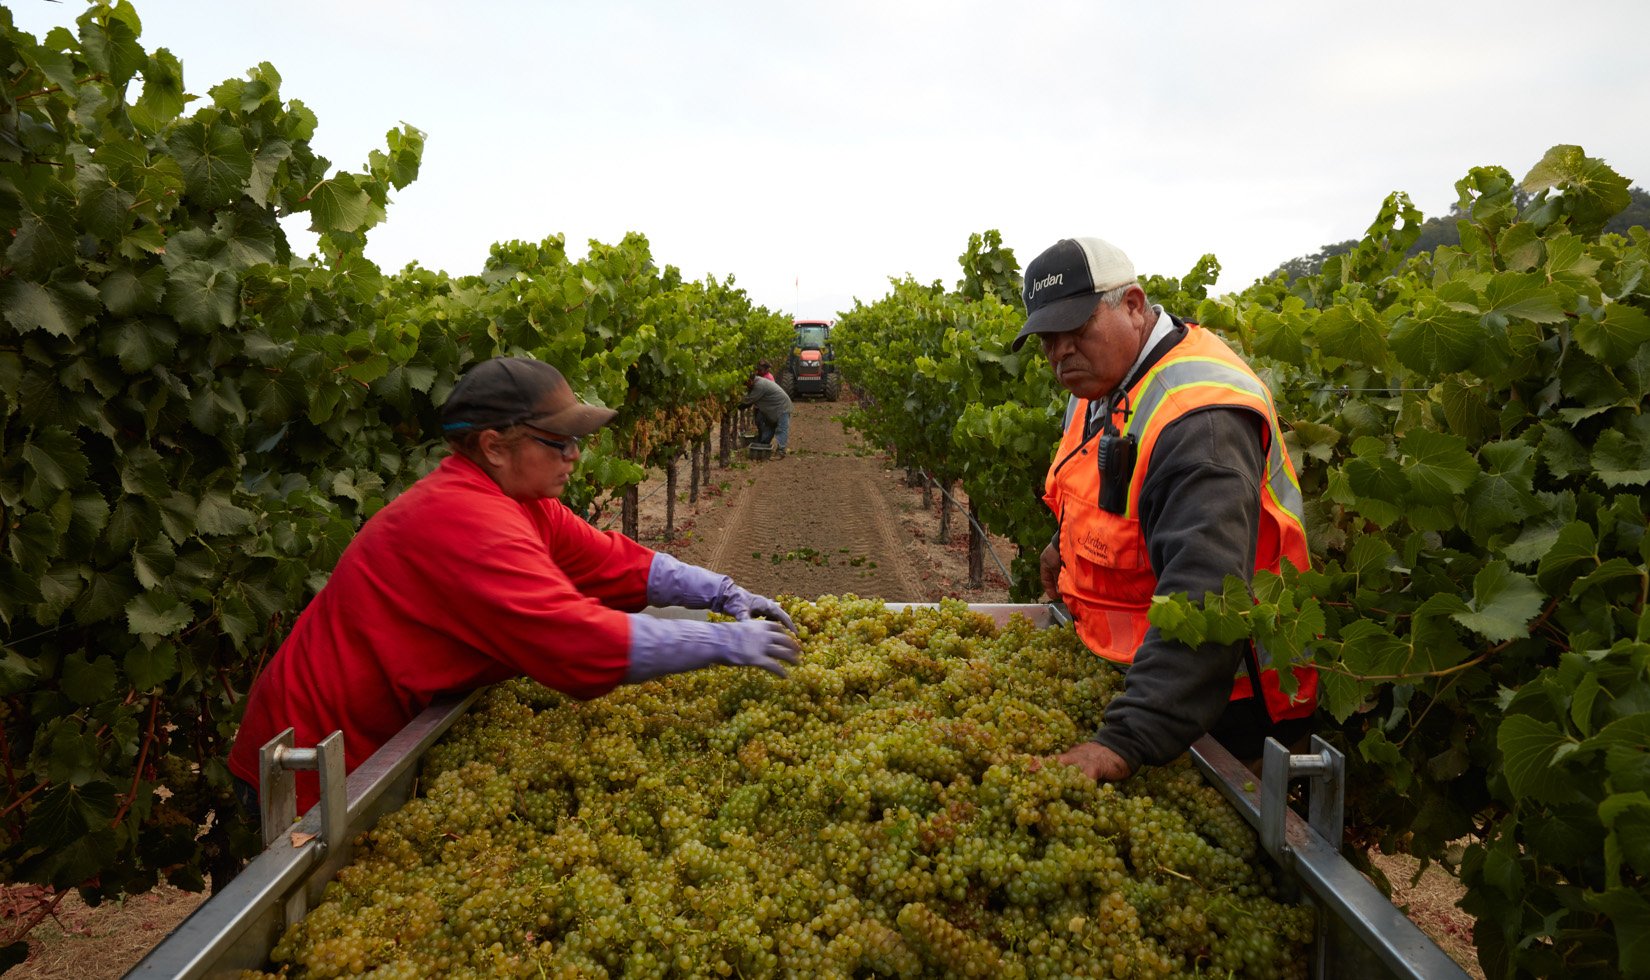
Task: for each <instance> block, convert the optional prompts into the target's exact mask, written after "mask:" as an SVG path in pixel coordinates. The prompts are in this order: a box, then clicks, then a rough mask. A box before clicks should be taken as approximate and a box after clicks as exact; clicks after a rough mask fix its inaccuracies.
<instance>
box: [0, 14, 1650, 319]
mask: <svg viewBox="0 0 1650 980" xmlns="http://www.w3.org/2000/svg"><path fill="white" fill-rule="evenodd" d="M9 6H10V8H11V10H12V11H13V13H14V15H15V18H16V21H17V24H18V26H19V27H20V28H22V29H24V30H27V31H29V32H31V33H34V34H36V35H37V36H39V35H43V34H44V33H45V32H46V30H48V29H49V28H50V27H52V26H54V25H58V24H72V22H73V20H74V18H75V17H76V16H78V14H79V13H80V11H81V10H82V9H83V7H82V6H81V5H80V4H79V3H77V2H76V0H64V2H62V3H56V2H49V0H11V2H10V3H9ZM136 8H137V10H138V13H139V14H140V16H141V17H142V18H143V26H144V30H143V36H142V38H141V40H142V42H143V45H144V47H145V48H146V49H149V50H153V49H154V48H157V47H166V48H169V49H171V51H172V52H173V53H174V54H175V55H177V56H178V58H179V59H181V60H182V62H183V67H184V80H185V85H186V87H187V89H188V90H189V91H191V92H195V93H198V94H201V95H204V94H205V93H206V91H207V90H208V89H209V88H210V87H211V86H212V85H214V84H216V83H217V82H219V81H221V80H222V79H224V78H228V77H239V76H241V75H242V74H243V73H244V72H245V71H246V69H247V68H249V67H251V66H253V65H255V64H256V63H258V62H260V61H269V62H271V63H273V64H274V65H275V67H276V68H277V70H279V72H280V73H281V75H282V77H283V79H284V82H283V85H282V95H283V97H285V98H287V99H300V100H302V101H303V102H304V103H305V104H307V105H308V106H309V107H310V108H311V109H312V110H314V111H315V113H316V114H317V116H318V117H319V120H320V125H319V130H318V132H317V134H316V137H315V144H316V146H317V148H318V150H319V152H320V153H322V154H323V155H324V156H326V157H328V158H329V159H331V160H332V162H333V164H334V165H335V166H338V167H343V168H345V169H349V170H358V169H360V167H361V165H362V164H363V163H364V162H365V160H366V155H367V153H368V151H369V150H371V149H374V148H376V147H379V146H382V144H383V134H384V132H385V131H386V130H388V129H390V128H393V127H395V126H397V125H399V124H400V123H401V122H403V121H404V122H407V123H411V124H412V125H414V126H417V127H418V128H419V129H422V130H424V131H425V132H426V133H427V134H428V145H427V147H426V151H425V155H424V166H423V170H422V172H421V174H420V176H419V178H418V181H417V182H416V183H414V184H413V185H411V186H410V187H408V188H407V189H405V190H403V191H401V192H400V193H399V194H397V195H396V196H395V199H394V201H393V202H392V205H391V208H390V212H389V221H388V223H387V224H385V225H383V226H380V227H379V228H378V229H376V230H374V231H373V232H372V233H371V234H370V237H369V241H370V244H369V246H368V250H367V254H368V256H369V257H371V258H372V259H374V260H375V261H376V262H378V264H379V265H380V266H381V267H383V268H384V269H385V270H386V271H394V270H396V269H399V268H401V267H402V266H403V265H405V264H406V263H407V262H409V261H414V260H416V261H417V262H419V263H420V264H421V265H423V266H425V267H427V268H432V269H444V270H446V271H447V272H449V273H453V274H455V275H457V274H467V273H473V272H476V271H478V270H479V269H480V267H481V264H482V262H483V261H484V260H485V258H486V255H487V249H488V246H489V245H490V244H491V243H493V242H495V241H502V240H510V239H525V240H530V241H538V240H541V239H543V238H544V237H546V236H548V235H550V234H554V233H558V232H559V233H563V234H565V235H566V236H567V240H568V244H569V250H570V252H572V254H573V255H574V256H575V257H577V256H582V255H583V254H584V251H585V243H586V242H587V241H588V240H590V239H597V240H599V241H604V242H611V241H616V240H618V239H619V238H620V237H621V236H622V235H623V234H624V233H625V232H626V231H639V232H641V233H643V234H645V235H646V236H647V237H648V239H649V241H650V242H651V243H652V247H653V254H654V257H655V258H656V259H657V260H658V261H659V262H661V263H668V264H670V265H675V266H677V267H679V268H680V269H681V270H682V272H683V273H684V274H685V275H686V276H688V277H689V278H702V277H703V276H705V275H707V274H712V275H716V276H717V277H719V278H720V277H723V276H726V275H728V274H730V273H731V274H733V275H734V276H735V277H736V279H737V282H738V284H739V285H740V286H742V287H744V288H745V289H746V290H747V291H748V292H749V294H750V295H751V297H752V299H754V300H755V301H756V302H757V303H760V304H762V305H765V306H767V307H769V308H771V309H774V310H776V311H782V312H786V313H792V314H799V315H803V316H831V315H834V314H835V313H837V312H839V311H842V310H846V309H848V308H850V307H851V306H852V305H853V301H854V299H855V298H858V299H861V300H864V301H866V302H870V301H874V300H875V299H877V298H879V297H881V296H883V295H884V294H885V293H886V292H887V285H888V279H889V277H891V276H892V277H898V276H903V275H905V274H907V273H909V274H911V275H913V276H915V277H916V278H917V279H918V280H920V281H923V282H929V281H932V280H935V279H939V280H942V281H943V282H945V283H946V284H947V285H948V286H951V285H954V284H955V283H956V281H957V280H958V279H959V278H960V276H961V270H960V267H959V266H958V265H957V256H959V255H960V254H961V253H962V251H963V249H964V247H965V245H966V244H967V241H968V236H969V234H970V233H971V232H979V231H984V230H986V229H989V228H996V229H998V230H1000V231H1001V232H1002V234H1003V238H1004V242H1005V244H1006V245H1008V246H1009V247H1010V248H1012V249H1013V250H1014V251H1015V254H1016V256H1017V257H1018V258H1019V261H1020V263H1021V265H1022V266H1023V265H1024V264H1025V263H1026V262H1028V261H1029V260H1030V259H1031V258H1032V257H1033V256H1035V255H1036V254H1037V253H1038V252H1039V251H1041V250H1042V249H1043V248H1045V247H1047V246H1048V245H1050V244H1052V243H1053V242H1054V241H1055V240H1056V239H1059V238H1062V237H1067V236H1077V235H1099V236H1101V237H1104V238H1107V239H1109V240H1111V241H1113V242H1114V243H1116V244H1117V245H1120V246H1121V247H1123V248H1124V249H1125V250H1126V251H1127V252H1129V254H1130V255H1131V256H1132V257H1133V259H1134V261H1135V265H1136V267H1137V268H1138V269H1139V270H1140V271H1141V272H1142V273H1143V274H1146V273H1157V274H1164V275H1181V274H1183V273H1184V272H1186V271H1187V270H1188V269H1189V268H1190V267H1191V265H1192V263H1193V262H1195V261H1196V260H1197V258H1198V257H1199V256H1200V255H1202V254H1203V253H1205V252H1213V253H1214V254H1215V255H1216V256H1218V257H1219V259H1220V261H1221V264H1222V266H1223V268H1224V272H1223V274H1222V276H1221V279H1220V283H1219V286H1220V287H1221V288H1223V289H1241V288H1243V287H1245V286H1247V285H1248V284H1250V283H1251V282H1253V281H1254V279H1256V278H1257V277H1259V276H1261V275H1264V274H1265V273H1266V272H1268V271H1269V270H1271V269H1272V268H1274V267H1276V266H1277V264H1278V263H1279V262H1281V261H1283V260H1285V259H1288V258H1291V257H1293V256H1296V255H1301V254H1304V253H1308V252H1312V251H1315V250H1316V249H1317V248H1318V247H1319V246H1320V245H1323V244H1325V243H1328V242H1334V241H1340V240H1342V239H1346V238H1353V237H1357V236H1359V235H1360V234H1361V233H1362V232H1363V230H1364V229H1365V228H1366V227H1367V226H1368V224H1369V222H1370V220H1371V219H1372V218H1373V217H1374V214H1375V212H1376V209H1377V208H1378V207H1379V205H1380V202H1381V200H1382V198H1383V197H1384V196H1385V195H1386V194H1387V193H1389V192H1391V191H1394V190H1403V191H1407V192H1409V194H1410V195H1411V196H1412V198H1413V199H1414V200H1415V202H1416V203H1417V204H1418V205H1419V206H1420V207H1421V208H1422V210H1423V211H1425V212H1426V213H1427V215H1428V216H1432V215H1436V214H1440V213H1442V212H1444V211H1445V210H1446V209H1447V208H1448V205H1449V203H1450V201H1452V200H1453V199H1454V196H1455V192H1454V189H1453V185H1454V183H1455V181H1456V180H1458V179H1460V178H1461V177H1462V176H1463V175H1464V174H1465V173H1466V171H1467V170H1468V168H1470V167H1473V166H1479V165H1487V164H1497V165H1500V166H1503V167H1506V168H1507V169H1508V170H1509V171H1511V172H1512V173H1513V175H1514V176H1515V177H1522V176H1523V175H1524V174H1525V173H1526V172H1527V171H1528V170H1529V168H1530V167H1531V166H1532V165H1533V164H1535V163H1536V161H1538V160H1539V159H1540V158H1541V155H1542V154H1543V153H1544V152H1545V151H1546V149H1547V148H1548V147H1549V146H1552V145H1553V144H1556V143H1576V144H1580V145H1581V146H1582V147H1584V148H1585V149H1586V151H1587V152H1588V153H1589V154H1590V155H1592V156H1597V157H1603V158H1604V159H1605V160H1606V161H1607V162H1608V163H1610V164H1611V166H1613V167H1615V168H1616V169H1617V170H1618V171H1620V172H1621V173H1623V174H1625V175H1626V176H1627V177H1629V178H1630V179H1632V180H1633V182H1634V183H1635V184H1638V185H1640V186H1647V185H1650V126H1646V125H1645V119H1646V118H1650V74H1647V73H1645V72H1644V71H1643V68H1642V64H1641V63H1640V62H1641V61H1642V55H1643V46H1644V40H1645V39H1646V38H1650V3H1646V2H1644V0H1615V2H1587V0H1578V2H1572V3H1568V4H1564V5H1560V6H1553V5H1552V4H1550V3H1539V4H1538V3H1533V2H1525V0H1518V2H1505V0H1503V2H1499V3H1495V4H1466V3H1451V2H1447V0H1446V2H1437V0H1429V2H1425V3H1418V2H1411V0H1388V2H1385V3H1381V4H1347V3H1326V2H1324V0H1313V2H1281V0H1272V2H1251V3H1232V2H1225V0H1216V2H1201V0H1200V2H1167V0H1166V2H1161V3H1147V2H1138V0H1137V2H1121V0H1070V2H1037V0H1021V2H1018V3H1008V2H997V3H985V2H973V0H946V2H940V0H920V2H915V0H827V2H790V3H787V2H780V0H738V2H716V0H701V2H697V3H692V4H689V3H667V2H663V0H658V2H639V0H629V2H625V0H599V2H590V0H583V2H564V0H537V2H531V0H519V2H518V0H478V2H474V3H463V2H456V0H442V2H433V0H327V2H315V0H282V2H280V3H278V4H272V3H262V2H254V0H137V2H136ZM293 244H294V247H295V248H297V249H298V250H299V251H300V252H306V251H307V250H308V249H310V248H312V247H313V238H312V237H308V236H305V235H301V234H294V235H293Z"/></svg>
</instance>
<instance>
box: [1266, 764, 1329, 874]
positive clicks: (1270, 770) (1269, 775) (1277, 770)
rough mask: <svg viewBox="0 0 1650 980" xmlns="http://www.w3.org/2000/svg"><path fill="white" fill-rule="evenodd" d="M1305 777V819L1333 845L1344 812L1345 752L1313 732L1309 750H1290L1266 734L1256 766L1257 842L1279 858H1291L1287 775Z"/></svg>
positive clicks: (1280, 859) (1288, 776)
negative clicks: (1287, 839) (1287, 829)
mask: <svg viewBox="0 0 1650 980" xmlns="http://www.w3.org/2000/svg"><path fill="white" fill-rule="evenodd" d="M1297 776H1305V777H1307V778H1308V780H1309V781H1310V782H1309V786H1310V788H1309V789H1308V791H1307V796H1308V803H1307V818H1306V822H1307V823H1308V824H1309V825H1310V826H1311V828H1312V829H1313V830H1314V831H1316V832H1317V834H1318V836H1319V837H1322V838H1323V839H1324V840H1325V841H1326V842H1327V843H1328V844H1329V845H1330V846H1331V847H1333V848H1334V849H1335V850H1336V851H1339V850H1340V847H1341V833H1342V830H1343V826H1342V824H1343V822H1344V819H1345V815H1346V756H1344V755H1342V754H1341V752H1340V750H1339V749H1336V748H1335V747H1334V746H1332V745H1330V744H1329V743H1328V742H1325V741H1324V740H1323V739H1322V738H1319V737H1318V736H1316V735H1314V736H1312V751H1311V752H1310V753H1307V754H1304V755H1291V754H1290V753H1289V748H1288V746H1285V745H1284V744H1283V743H1282V742H1279V741H1278V740H1277V739H1275V738H1268V739H1267V740H1266V745H1265V747H1264V748H1263V749H1262V755H1261V770H1260V843H1261V846H1262V847H1264V848H1265V849H1266V853H1268V854H1270V855H1272V856H1273V857H1274V858H1276V859H1277V860H1278V861H1279V862H1280V863H1283V862H1287V861H1288V860H1289V858H1290V854H1289V849H1288V847H1287V845H1286V844H1285V842H1284V818H1285V816H1286V815H1287V814H1288V812H1289V780H1290V779H1292V778H1295V777H1297Z"/></svg>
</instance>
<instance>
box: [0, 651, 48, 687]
mask: <svg viewBox="0 0 1650 980" xmlns="http://www.w3.org/2000/svg"><path fill="white" fill-rule="evenodd" d="M39 677H40V671H39V670H38V669H37V668H36V667H35V665H34V661H32V660H30V659H28V658H27V657H25V656H23V655H22V654H20V653H18V652H17V651H16V650H13V649H12V648H11V647H8V646H0V697H10V696H11V695H13V694H16V693H18V692H20V691H26V690H28V689H29V688H31V687H33V686H34V685H35V683H36V682H37V681H38V679H39Z"/></svg>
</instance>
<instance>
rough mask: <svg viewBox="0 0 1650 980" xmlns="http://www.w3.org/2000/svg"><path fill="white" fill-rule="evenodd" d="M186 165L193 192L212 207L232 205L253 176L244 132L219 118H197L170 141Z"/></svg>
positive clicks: (186, 177)
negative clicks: (207, 120) (208, 119)
mask: <svg viewBox="0 0 1650 980" xmlns="http://www.w3.org/2000/svg"><path fill="white" fill-rule="evenodd" d="M167 146H168V148H169V149H170V150H171V151H172V158H173V159H174V160H176V161H177V163H178V166H179V167H180V168H182V171H183V179H184V183H185V184H186V186H187V187H188V188H189V195H190V196H191V197H193V198H198V199H199V200H200V202H201V203H202V204H205V205H207V206H209V207H222V206H224V205H227V204H231V203H233V202H234V200H235V199H236V198H237V197H239V196H240V194H241V190H242V188H243V187H245V186H246V183H247V181H248V180H249V179H250V178H251V176H252V154H251V153H249V152H248V151H247V149H246V141H245V138H244V137H243V136H242V135H241V131H240V130H238V129H236V128H234V127H232V126H229V125H227V124H226V123H223V122H222V121H220V120H218V119H217V118H216V117H212V121H211V122H206V121H203V120H202V119H201V118H200V117H197V118H195V119H193V120H191V121H189V122H187V123H184V124H183V125H181V126H179V127H177V128H176V130H174V132H173V135H172V137H171V138H170V139H169V140H168V142H167Z"/></svg>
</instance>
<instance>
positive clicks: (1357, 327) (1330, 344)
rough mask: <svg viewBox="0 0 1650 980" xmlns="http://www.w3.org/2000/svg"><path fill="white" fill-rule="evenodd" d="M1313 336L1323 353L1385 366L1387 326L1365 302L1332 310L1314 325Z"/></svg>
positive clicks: (1361, 301) (1319, 318)
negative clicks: (1325, 351)
mask: <svg viewBox="0 0 1650 980" xmlns="http://www.w3.org/2000/svg"><path fill="white" fill-rule="evenodd" d="M1313 333H1314V335H1315V338H1316V340H1317V342H1318V343H1319V344H1321V345H1323V349H1325V350H1328V351H1333V352H1334V354H1335V356H1336V357H1344V358H1348V359H1351V360H1353V361H1357V362H1358V363H1361V364H1368V365H1370V366H1371V367H1382V366H1384V365H1385V364H1386V363H1387V360H1388V359H1389V355H1388V353H1387V337H1386V335H1387V326H1386V323H1385V322H1384V321H1382V319H1381V317H1380V315H1379V314H1378V313H1376V312H1375V309H1374V307H1372V306H1371V305H1370V304H1369V302H1368V301H1367V300H1358V301H1357V302H1355V303H1353V304H1351V305H1350V306H1341V305H1337V306H1331V307H1330V308H1329V309H1327V310H1324V311H1323V313H1322V315H1320V316H1319V317H1318V321H1317V323H1316V324H1314V325H1313Z"/></svg>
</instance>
